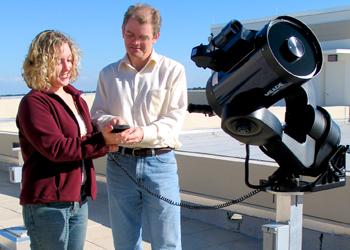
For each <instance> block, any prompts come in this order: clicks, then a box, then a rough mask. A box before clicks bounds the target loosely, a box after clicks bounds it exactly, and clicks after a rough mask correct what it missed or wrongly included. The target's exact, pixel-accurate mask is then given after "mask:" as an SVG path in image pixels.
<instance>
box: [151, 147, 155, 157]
mask: <svg viewBox="0 0 350 250" xmlns="http://www.w3.org/2000/svg"><path fill="white" fill-rule="evenodd" d="M151 152H152V156H156V150H155V149H154V148H151Z"/></svg>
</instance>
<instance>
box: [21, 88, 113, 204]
mask: <svg viewBox="0 0 350 250" xmlns="http://www.w3.org/2000/svg"><path fill="white" fill-rule="evenodd" d="M64 89H65V90H66V92H69V93H70V94H71V95H72V96H73V99H74V101H75V103H76V106H77V109H78V111H79V112H80V114H81V116H82V118H83V120H84V122H85V124H86V129H87V134H86V136H83V137H81V136H80V130H79V125H78V122H77V120H76V118H75V116H74V114H73V112H72V111H71V109H70V108H69V107H68V106H67V105H66V103H65V102H64V101H63V100H62V99H61V98H60V97H59V96H58V95H56V94H51V93H45V92H42V91H35V90H31V91H30V92H29V93H28V94H26V95H25V96H24V97H23V98H22V100H21V102H20V105H19V108H18V114H17V118H16V123H17V127H18V129H19V142H20V146H21V151H22V155H23V160H24V165H23V170H22V183H21V184H22V188H21V194H20V203H21V204H37V203H49V202H56V201H70V202H71V201H80V192H81V180H82V166H83V165H84V167H85V169H86V174H87V176H86V177H87V179H86V185H85V186H86V189H85V192H86V193H87V195H89V196H91V197H92V199H94V198H95V197H96V191H97V190H96V178H95V170H94V166H93V161H92V159H94V158H97V157H100V156H103V155H104V154H106V153H107V151H108V147H107V146H106V145H105V142H104V139H103V136H102V134H101V132H96V131H94V128H93V125H92V122H91V119H90V113H89V108H88V106H87V104H86V102H85V100H84V99H83V98H82V97H81V92H80V91H78V90H77V89H75V88H74V87H73V86H71V85H68V86H66V87H64ZM83 161H84V164H83Z"/></svg>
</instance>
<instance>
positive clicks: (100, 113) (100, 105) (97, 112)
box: [91, 72, 117, 131]
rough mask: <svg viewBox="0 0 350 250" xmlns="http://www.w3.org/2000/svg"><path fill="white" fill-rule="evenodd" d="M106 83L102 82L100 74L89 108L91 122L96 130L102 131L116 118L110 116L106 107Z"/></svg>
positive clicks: (102, 77)
mask: <svg viewBox="0 0 350 250" xmlns="http://www.w3.org/2000/svg"><path fill="white" fill-rule="evenodd" d="M106 84H107V83H106V81H105V80H104V76H103V73H102V72H100V75H99V79H98V83H97V88H96V94H95V99H94V102H93V104H92V107H91V117H92V121H93V123H94V124H95V126H96V127H97V128H98V130H100V131H101V130H102V128H103V127H104V126H106V124H108V123H109V122H111V120H112V119H113V118H117V116H114V115H110V114H109V113H110V112H109V107H108V96H107V93H108V90H107V87H108V86H107V85H106Z"/></svg>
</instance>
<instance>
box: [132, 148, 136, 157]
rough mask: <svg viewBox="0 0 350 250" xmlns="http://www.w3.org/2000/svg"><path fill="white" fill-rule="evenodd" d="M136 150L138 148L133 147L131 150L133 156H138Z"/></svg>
mask: <svg viewBox="0 0 350 250" xmlns="http://www.w3.org/2000/svg"><path fill="white" fill-rule="evenodd" d="M135 151H136V149H135V148H133V149H132V150H131V155H132V156H133V157H136V155H135Z"/></svg>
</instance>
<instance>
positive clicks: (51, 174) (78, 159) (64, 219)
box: [16, 30, 120, 250]
mask: <svg viewBox="0 0 350 250" xmlns="http://www.w3.org/2000/svg"><path fill="white" fill-rule="evenodd" d="M78 63H79V51H78V48H77V47H76V45H75V44H74V42H73V41H72V40H71V39H70V38H68V37H67V36H65V35H64V34H62V33H60V32H57V31H53V30H47V31H43V32H41V33H40V34H38V35H37V36H36V37H35V38H34V40H33V41H32V43H31V45H30V48H29V51H28V54H27V56H26V58H25V61H24V64H23V78H24V80H25V82H26V83H27V85H28V87H29V88H30V89H31V91H30V92H29V93H28V94H26V95H25V96H24V97H23V98H22V100H21V103H20V105H19V109H18V114H17V120H16V123H17V127H18V129H19V140H20V145H21V150H22V154H23V159H24V165H23V173H22V183H21V184H22V189H21V194H20V203H21V205H22V206H23V219H24V223H25V226H26V228H27V230H28V235H29V237H30V241H31V248H32V249H45V250H47V249H50V250H53V249H74V250H75V249H83V246H84V241H85V235H86V228H87V221H88V205H87V197H88V196H90V197H91V198H92V199H94V198H95V196H96V180H95V171H94V166H93V162H92V159H94V158H97V157H100V156H103V155H104V154H106V153H107V152H109V151H115V150H116V149H117V148H118V147H117V143H119V142H120V135H119V134H114V133H111V130H112V128H113V127H112V124H110V125H107V126H106V127H105V128H104V129H103V130H102V132H97V130H95V129H94V128H93V125H92V123H91V120H90V114H89V109H88V106H87V104H86V102H85V101H84V100H83V98H82V97H81V96H80V94H81V93H80V92H79V91H78V90H77V89H75V88H74V87H73V86H72V85H71V82H73V81H74V80H75V79H76V78H77V76H78Z"/></svg>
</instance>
